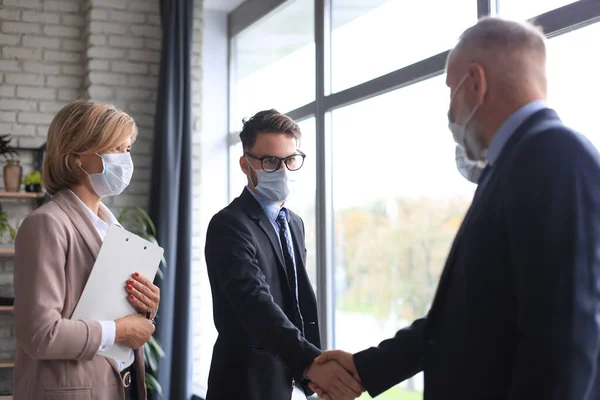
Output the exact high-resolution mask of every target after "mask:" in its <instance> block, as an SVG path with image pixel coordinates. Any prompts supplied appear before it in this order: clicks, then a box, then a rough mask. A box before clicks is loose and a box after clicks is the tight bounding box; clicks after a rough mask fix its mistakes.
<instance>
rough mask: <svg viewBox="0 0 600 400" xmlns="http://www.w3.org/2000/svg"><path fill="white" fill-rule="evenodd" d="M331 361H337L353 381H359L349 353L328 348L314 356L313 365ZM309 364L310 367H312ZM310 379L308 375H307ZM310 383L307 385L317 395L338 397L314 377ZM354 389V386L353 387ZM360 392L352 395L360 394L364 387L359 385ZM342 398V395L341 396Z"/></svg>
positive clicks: (331, 399) (331, 398)
mask: <svg viewBox="0 0 600 400" xmlns="http://www.w3.org/2000/svg"><path fill="white" fill-rule="evenodd" d="M332 361H333V362H337V363H338V364H339V365H341V366H342V367H343V368H344V369H345V370H346V371H348V372H349V373H350V374H352V376H353V377H354V382H355V383H357V382H358V383H360V382H361V381H360V376H358V371H357V370H356V365H354V357H353V355H352V354H351V353H347V352H345V351H342V350H329V351H324V352H323V353H321V355H320V356H318V357H317V358H315V360H314V362H313V365H312V366H314V365H324V364H326V363H328V364H332ZM312 366H311V368H312ZM307 377H308V378H309V379H310V376H308V375H307ZM311 381H312V382H311V383H310V384H309V385H308V386H309V387H310V389H311V390H312V391H313V392H315V393H316V394H317V395H318V396H319V397H321V398H323V399H325V400H336V399H337V398H339V397H338V396H336V395H335V393H333V392H331V391H330V390H328V389H327V388H326V387H325V386H322V385H321V384H320V383H319V382H316V381H315V380H314V379H311ZM354 389H356V387H354ZM359 389H360V393H358V395H356V396H354V397H358V396H360V394H361V393H362V392H364V391H365V389H364V388H363V387H362V386H360V385H359ZM342 398H343V397H342Z"/></svg>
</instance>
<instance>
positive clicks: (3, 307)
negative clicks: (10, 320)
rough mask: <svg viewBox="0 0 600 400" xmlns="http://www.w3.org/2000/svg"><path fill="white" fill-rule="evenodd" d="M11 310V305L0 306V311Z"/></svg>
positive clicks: (12, 308)
mask: <svg viewBox="0 0 600 400" xmlns="http://www.w3.org/2000/svg"><path fill="white" fill-rule="evenodd" d="M12 310H14V307H13V306H0V312H3V311H12ZM0 400H1V399H0Z"/></svg>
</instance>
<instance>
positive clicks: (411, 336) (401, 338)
mask: <svg viewBox="0 0 600 400" xmlns="http://www.w3.org/2000/svg"><path fill="white" fill-rule="evenodd" d="M425 321H426V319H425V318H421V319H418V320H416V321H415V322H414V323H413V324H412V325H411V326H409V327H407V328H404V329H401V330H400V331H398V332H397V333H396V335H395V336H394V337H393V338H391V339H388V340H384V341H383V342H381V343H380V344H379V346H377V347H371V348H369V349H367V350H363V351H361V352H360V353H356V354H355V355H354V364H355V365H356V369H357V371H358V375H359V376H360V379H361V381H362V384H363V387H364V388H365V389H366V390H367V391H368V392H369V394H370V395H371V397H376V396H378V395H380V394H381V393H383V392H385V391H386V390H388V389H390V388H391V387H392V386H394V385H397V384H398V383H400V382H402V381H404V380H406V379H408V378H410V377H412V376H413V375H415V374H417V373H418V372H421V371H422V370H423V347H424V346H423V327H424V326H425Z"/></svg>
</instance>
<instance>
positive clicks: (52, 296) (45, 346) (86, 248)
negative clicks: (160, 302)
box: [13, 190, 146, 400]
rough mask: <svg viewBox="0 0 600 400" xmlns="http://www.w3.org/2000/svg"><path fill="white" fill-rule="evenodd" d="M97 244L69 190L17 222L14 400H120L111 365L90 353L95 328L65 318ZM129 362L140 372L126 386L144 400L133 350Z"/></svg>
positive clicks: (98, 332)
mask: <svg viewBox="0 0 600 400" xmlns="http://www.w3.org/2000/svg"><path fill="white" fill-rule="evenodd" d="M100 217H103V216H102V215H101V216H100ZM103 219H104V218H103ZM101 245H102V240H101V238H100V236H98V232H97V231H96V229H95V227H94V225H93V224H92V221H91V220H90V218H89V217H88V216H87V215H86V210H85V209H84V206H83V205H82V204H81V203H80V202H79V200H78V199H77V197H76V196H75V195H74V194H73V193H72V192H71V191H70V190H62V191H60V192H59V193H56V194H55V195H54V197H53V198H52V200H51V201H49V202H48V203H47V204H44V205H43V206H41V207H40V208H38V209H36V210H35V211H34V212H33V213H31V214H30V215H29V216H28V217H27V218H26V219H25V221H23V223H22V224H21V227H20V228H19V231H18V233H17V238H16V241H15V264H14V285H15V309H14V313H15V324H16V326H15V336H16V339H17V354H16V361H15V369H14V388H13V397H14V399H15V400H50V399H52V400H58V399H69V400H92V399H93V400H118V399H124V398H125V393H124V389H123V385H122V383H121V376H120V374H119V370H118V369H117V365H116V363H115V362H114V361H113V360H111V359H108V358H105V357H102V356H98V355H96V352H97V351H98V349H99V347H100V343H101V341H102V328H101V326H100V324H99V323H98V322H97V321H71V320H70V319H69V318H70V316H71V315H72V314H73V311H74V309H75V306H76V305H77V301H78V300H79V297H80V296H81V293H82V291H83V288H84V286H85V283H86V281H87V279H88V277H89V275H90V272H91V270H92V267H93V265H94V261H95V259H96V256H97V255H98V252H99V251H100V246H101ZM124 284H125V282H123V285H124ZM123 295H125V292H123ZM98 301H102V299H98ZM134 364H135V368H136V370H137V371H140V372H141V373H138V380H137V382H133V383H132V384H137V387H138V392H139V393H144V394H145V393H146V387H145V384H144V359H143V352H142V350H141V349H138V350H136V351H135V363H134ZM143 398H144V399H145V398H146V397H145V395H144V396H143Z"/></svg>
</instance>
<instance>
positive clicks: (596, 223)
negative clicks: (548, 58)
mask: <svg viewBox="0 0 600 400" xmlns="http://www.w3.org/2000/svg"><path fill="white" fill-rule="evenodd" d="M354 361H355V363H356V366H357V369H358V372H359V374H360V377H361V379H362V382H363V385H364V387H365V388H366V389H367V390H368V391H369V393H370V394H371V395H372V396H376V395H378V394H380V393H381V392H383V391H385V390H387V389H388V388H390V387H392V386H393V385H395V384H397V383H399V382H401V381H403V380H405V379H407V378H409V377H411V376H413V375H414V374H416V373H418V372H420V371H424V376H425V395H424V398H425V400H442V399H443V400H454V399H456V400H471V399H473V400H475V399H477V400H479V399H481V400H483V399H485V400H495V399H498V400H500V399H502V400H534V399H535V400H537V399H540V400H598V399H600V156H599V154H598V151H597V150H596V149H595V148H594V146H593V145H592V144H591V143H590V142H589V141H588V140H587V139H586V138H585V137H583V136H582V135H580V134H578V133H576V132H573V131H572V130H571V129H569V128H567V127H565V126H564V125H563V124H562V122H561V121H560V119H559V118H558V116H557V115H556V113H555V112H554V111H552V110H550V109H547V108H546V109H542V110H541V111H538V112H536V113H535V114H533V115H532V116H530V117H529V118H527V119H526V120H525V122H523V123H522V124H521V125H520V127H519V128H518V129H517V130H516V131H515V133H514V134H513V135H512V137H511V138H510V139H509V140H508V142H507V143H506V145H505V146H504V148H503V149H502V152H501V153H500V155H499V157H498V159H497V161H496V162H495V163H494V165H493V166H492V167H491V169H489V171H487V172H486V174H485V176H482V180H481V181H480V184H479V187H478V188H477V192H476V194H475V198H474V199H473V202H472V204H471V207H470V208H469V210H468V212H467V214H466V216H465V219H464V221H463V223H462V225H461V227H460V229H459V231H458V233H457V235H456V238H455V241H454V243H453V246H452V249H451V251H450V254H449V257H448V260H447V262H446V265H445V267H444V271H443V273H442V277H441V279H440V283H439V286H438V289H437V293H436V295H435V299H434V302H433V304H432V307H431V310H430V312H429V314H428V315H427V317H426V318H423V319H420V320H417V321H415V322H414V323H413V325H411V326H410V327H408V328H406V329H403V330H400V331H399V332H398V333H397V334H396V336H395V337H394V338H392V339H389V340H386V341H384V342H382V343H381V344H379V346H378V347H373V348H370V349H367V350H365V351H363V352H360V353H357V354H356V355H355V356H354Z"/></svg>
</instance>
